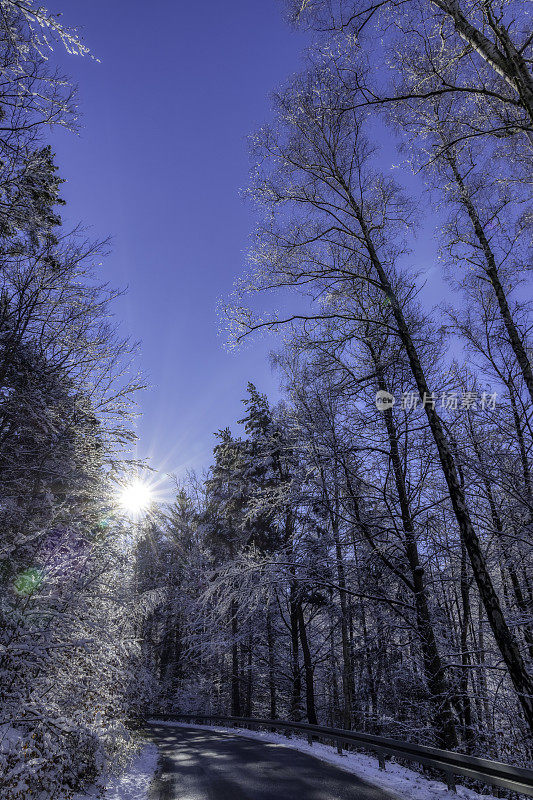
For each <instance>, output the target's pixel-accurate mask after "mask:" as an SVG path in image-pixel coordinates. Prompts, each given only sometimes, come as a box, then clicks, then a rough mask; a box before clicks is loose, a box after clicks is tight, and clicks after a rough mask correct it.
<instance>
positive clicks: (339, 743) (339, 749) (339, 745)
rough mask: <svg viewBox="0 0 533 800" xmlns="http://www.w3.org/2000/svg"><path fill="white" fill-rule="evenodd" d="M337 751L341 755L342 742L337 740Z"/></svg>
mask: <svg viewBox="0 0 533 800" xmlns="http://www.w3.org/2000/svg"><path fill="white" fill-rule="evenodd" d="M337 753H338V754H339V755H340V756H342V742H339V741H337Z"/></svg>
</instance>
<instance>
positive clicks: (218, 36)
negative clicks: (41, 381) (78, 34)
mask: <svg viewBox="0 0 533 800" xmlns="http://www.w3.org/2000/svg"><path fill="white" fill-rule="evenodd" d="M63 20H64V22H65V24H74V25H77V26H78V27H79V28H80V29H81V31H82V32H83V36H84V40H85V42H86V44H88V45H89V46H90V47H91V49H92V51H93V53H94V54H95V55H96V56H97V57H98V58H99V59H100V61H101V63H95V62H94V61H91V60H90V59H88V58H83V59H82V58H80V57H72V56H66V55H63V54H61V53H60V52H59V48H57V49H56V54H55V56H54V57H53V58H54V60H56V61H59V62H60V65H61V67H62V68H63V69H64V70H65V71H66V72H68V74H70V75H71V76H72V78H73V80H74V81H75V82H76V83H77V84H78V86H79V97H80V111H81V114H82V119H81V129H80V134H79V135H78V136H76V135H72V134H69V133H66V132H63V131H60V132H59V133H56V134H54V136H53V145H54V149H55V151H56V154H57V160H58V164H59V167H60V171H61V173H62V175H63V177H65V178H66V179H67V183H66V184H65V185H64V186H63V190H62V195H63V197H64V198H65V199H66V200H67V207H66V209H65V210H64V214H63V216H64V220H65V224H72V223H75V222H77V221H80V220H81V221H82V222H83V223H84V224H86V225H88V226H90V234H91V235H93V236H94V237H95V238H99V237H105V236H107V235H110V236H111V237H112V240H113V241H112V253H111V255H110V256H109V257H108V258H107V260H106V261H105V264H104V266H103V276H105V278H106V279H108V280H109V281H110V282H111V283H112V284H113V285H115V286H127V287H128V293H127V296H126V297H125V298H122V299H121V300H120V301H119V302H118V303H117V304H116V313H117V316H118V318H119V319H120V320H121V322H122V327H123V330H124V332H126V333H129V334H131V335H132V336H133V337H134V338H136V339H140V340H141V341H142V348H141V355H140V366H141V368H142V369H143V370H144V371H145V372H146V373H147V374H148V377H149V380H150V382H151V384H152V389H151V391H150V392H148V393H146V394H145V396H144V397H142V399H141V406H142V411H143V418H142V421H140V423H139V425H138V433H139V436H140V441H139V447H138V453H139V455H141V456H150V457H151V463H152V465H153V466H154V467H156V468H161V469H163V470H165V471H169V472H180V471H183V470H184V469H186V468H190V467H196V468H201V467H202V466H207V465H208V464H209V463H210V451H211V450H212V446H213V444H214V439H213V432H214V431H216V430H217V429H219V428H223V427H225V426H227V425H232V424H233V423H234V421H235V420H236V419H238V418H239V417H240V416H242V406H241V403H240V400H241V398H243V397H244V395H245V388H246V383H247V382H248V380H252V381H253V382H254V383H256V384H257V385H258V387H259V388H260V389H262V390H264V391H267V392H269V393H275V386H276V378H275V376H272V374H271V371H270V367H269V364H268V359H267V353H268V350H269V349H270V347H271V346H272V345H273V344H274V342H272V341H271V342H270V343H268V342H260V343H259V344H255V345H254V346H253V347H251V348H247V349H246V350H245V351H244V352H241V353H238V354H230V353H226V352H225V351H224V349H223V341H222V339H221V337H220V336H219V335H218V321H217V315H216V303H217V300H218V298H220V297H224V296H225V295H227V294H228V293H229V292H230V291H231V288H232V284H233V280H234V278H235V276H236V275H237V274H238V273H239V271H241V269H242V265H243V261H244V252H245V250H246V247H247V241H248V236H249V233H250V230H251V227H252V220H253V218H252V210H251V209H250V208H249V207H248V206H247V204H246V203H245V202H244V201H243V199H242V197H241V196H240V195H239V190H240V189H242V188H244V187H246V184H247V176H248V168H249V157H248V151H247V144H246V135H247V134H248V133H251V132H252V131H253V130H254V129H255V128H256V127H258V126H259V125H260V124H261V123H262V122H264V121H265V120H266V119H268V117H269V92H270V91H271V90H272V89H273V88H274V87H275V86H276V85H277V84H279V83H280V82H282V81H284V80H285V79H286V78H287V76H288V75H289V74H290V73H291V72H293V71H295V70H297V69H298V66H299V58H300V53H301V50H302V47H303V44H304V40H303V36H302V35H301V34H298V33H295V32H293V31H291V30H290V29H289V28H288V27H287V26H286V25H285V23H284V21H283V18H282V7H281V3H278V2H276V0H264V2H256V1H255V0H231V1H230V2H228V3H220V2H219V1H215V0H204V2H202V3H185V2H170V0H156V2H151V3H145V2H142V3H141V2H138V1H134V2H133V3H132V2H131V0H130V2H125V0H113V2H112V3H109V2H104V0H92V2H91V3H87V2H81V0H71V2H70V3H69V4H68V5H67V6H66V7H65V10H64V17H63Z"/></svg>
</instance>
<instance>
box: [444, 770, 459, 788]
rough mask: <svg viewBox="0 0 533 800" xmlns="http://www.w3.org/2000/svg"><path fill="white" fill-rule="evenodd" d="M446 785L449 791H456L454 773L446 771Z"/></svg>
mask: <svg viewBox="0 0 533 800" xmlns="http://www.w3.org/2000/svg"><path fill="white" fill-rule="evenodd" d="M446 786H447V787H448V789H449V790H450V792H455V791H457V786H456V783H455V775H454V774H453V772H447V773H446Z"/></svg>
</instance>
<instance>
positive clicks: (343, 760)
mask: <svg viewBox="0 0 533 800" xmlns="http://www.w3.org/2000/svg"><path fill="white" fill-rule="evenodd" d="M150 722H151V723H154V724H161V725H170V726H172V727H175V728H191V727H193V728H204V729H205V730H209V731H217V732H219V733H231V734H239V735H240V736H247V737H248V738H249V739H260V740H261V741H263V742H269V743H272V744H279V745H282V746H283V747H292V748H294V749H295V750H300V751H301V752H302V753H308V754H309V755H312V756H315V757H316V758H319V759H321V760H322V761H327V762H328V763H329V764H334V765H335V766H336V767H340V768H341V769H343V770H345V771H346V772H351V773H352V774H353V775H357V776H358V777H359V778H363V779H364V780H366V781H368V783H372V784H374V785H375V786H379V787H381V788H382V789H385V790H387V791H388V792H390V793H391V794H392V795H394V796H395V797H396V798H398V800H458V798H461V800H496V798H495V797H493V796H492V795H487V794H483V795H481V794H479V793H478V792H474V791H472V789H467V788H466V787H465V786H459V785H458V786H457V792H451V791H449V789H447V788H446V784H445V783H442V782H441V781H436V780H431V779H430V778H425V777H424V776H423V775H420V774H419V773H418V772H414V771H413V770H412V769H408V768H407V767H402V766H400V764H395V763H394V762H392V761H387V762H386V763H387V767H386V770H385V771H383V770H380V769H379V767H378V763H377V759H376V758H373V757H372V756H367V755H364V754H363V753H345V754H344V755H339V754H338V753H337V751H336V749H333V747H329V746H328V745H325V744H319V743H318V742H315V743H314V744H313V745H309V744H308V743H307V740H306V739H298V738H291V739H288V738H287V737H286V736H283V735H282V734H279V733H267V732H266V731H249V730H243V729H242V728H223V727H219V726H213V725H196V724H194V725H192V724H187V723H186V722H168V721H167V720H158V719H151V720H150Z"/></svg>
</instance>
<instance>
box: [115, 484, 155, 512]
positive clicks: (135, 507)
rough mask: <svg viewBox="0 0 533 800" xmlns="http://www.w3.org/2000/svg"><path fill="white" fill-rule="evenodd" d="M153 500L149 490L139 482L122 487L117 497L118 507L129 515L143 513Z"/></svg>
mask: <svg viewBox="0 0 533 800" xmlns="http://www.w3.org/2000/svg"><path fill="white" fill-rule="evenodd" d="M153 499H154V496H153V492H152V490H151V488H150V487H149V486H148V485H147V484H146V483H143V482H142V481H140V480H137V481H133V482H132V483H128V484H127V485H126V486H123V488H122V491H121V492H120V495H119V502H120V505H121V506H122V508H123V509H124V511H127V512H128V513H129V514H139V513H140V512H141V511H144V510H145V509H146V508H148V506H149V505H150V503H151V502H152V501H153Z"/></svg>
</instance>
